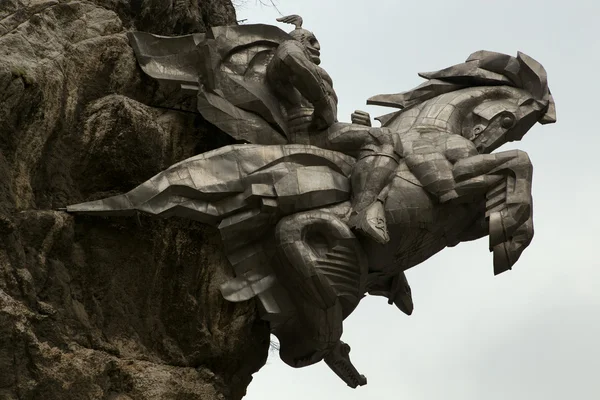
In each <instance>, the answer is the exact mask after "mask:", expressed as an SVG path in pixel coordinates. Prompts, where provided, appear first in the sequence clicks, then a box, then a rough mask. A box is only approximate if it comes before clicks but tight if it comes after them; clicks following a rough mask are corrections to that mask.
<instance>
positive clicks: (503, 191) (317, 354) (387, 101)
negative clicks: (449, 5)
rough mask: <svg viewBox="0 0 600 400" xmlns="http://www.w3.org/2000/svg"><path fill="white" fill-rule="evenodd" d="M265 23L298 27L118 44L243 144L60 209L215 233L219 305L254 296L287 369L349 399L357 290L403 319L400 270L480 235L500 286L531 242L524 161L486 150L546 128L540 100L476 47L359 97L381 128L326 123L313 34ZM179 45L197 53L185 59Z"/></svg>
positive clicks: (536, 72) (405, 288)
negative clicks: (132, 49)
mask: <svg viewBox="0 0 600 400" xmlns="http://www.w3.org/2000/svg"><path fill="white" fill-rule="evenodd" d="M280 21H281V22H286V23H292V24H294V25H295V26H296V29H295V30H294V31H293V32H291V33H290V35H289V37H286V36H285V34H283V33H281V32H279V31H278V30H277V29H276V28H274V27H272V26H265V25H248V26H243V27H218V28H213V29H211V30H210V31H209V32H207V34H206V35H205V37H204V38H200V37H187V38H176V39H173V38H171V39H161V38H153V37H152V36H148V35H147V34H139V33H135V34H132V36H131V37H132V41H133V42H134V43H135V42H137V44H136V48H137V50H136V51H137V55H138V57H139V59H140V63H141V65H142V68H143V69H144V70H145V71H146V72H147V73H148V74H150V75H152V74H155V77H156V78H157V79H160V80H162V81H163V82H164V83H165V84H172V83H176V84H179V85H180V88H181V89H183V91H185V90H189V91H193V90H196V91H197V92H198V103H197V106H198V111H199V112H200V113H201V114H202V115H203V116H204V117H205V118H207V119H208V120H209V121H211V122H213V123H215V124H216V125H217V126H219V127H220V128H221V129H223V130H224V131H225V132H227V133H228V134H230V135H231V136H232V137H234V138H236V139H238V140H244V141H247V142H250V143H253V144H236V145H231V146H227V147H223V148H220V149H218V150H214V151H211V152H208V153H204V154H200V155H198V156H194V157H191V158H189V159H186V160H184V161H181V162H179V163H177V164H175V165H173V166H171V167H169V168H168V169H166V170H165V171H163V172H161V173H159V174H157V175H155V176H154V177H153V178H151V179H150V180H148V181H146V182H145V183H142V184H141V185H139V186H138V187H136V188H135V189H133V190H131V191H129V192H127V193H125V194H119V195H116V196H112V197H108V198H104V199H100V200H94V201H90V202H86V203H81V204H75V205H71V206H68V207H67V208H66V211H68V212H70V213H84V214H96V215H104V216H119V215H135V214H137V213H138V212H143V213H147V214H152V215H159V216H165V217H166V216H179V217H183V218H186V219H193V220H198V221H200V222H203V223H206V224H209V225H213V226H216V227H218V229H219V230H220V233H221V237H222V239H223V244H224V247H225V251H226V253H227V256H228V259H229V261H230V263H231V264H232V266H233V268H234V270H235V274H236V278H235V279H232V280H230V281H229V282H227V283H225V284H223V285H222V286H221V292H222V294H223V296H224V297H225V298H226V299H228V300H230V301H233V302H243V301H246V300H248V299H250V298H253V297H255V296H256V297H258V298H259V299H260V300H261V307H262V309H261V312H262V316H263V319H265V320H266V321H268V322H269V324H270V328H271V332H272V333H273V334H275V335H276V336H277V337H278V339H279V341H280V346H281V347H280V355H281V358H282V359H283V360H284V361H285V362H286V363H287V364H289V365H291V366H293V367H304V366H307V365H311V364H314V363H317V362H319V361H321V360H324V361H325V362H326V363H327V365H329V366H330V367H331V369H332V370H333V371H334V372H335V373H336V374H338V375H339V376H340V378H342V379H343V380H344V381H345V382H346V383H347V384H348V385H349V386H351V387H357V386H359V385H364V384H366V379H365V377H364V376H362V375H360V374H359V372H358V371H357V370H356V368H355V367H354V366H353V365H352V363H351V362H350V359H349V346H348V345H346V344H345V343H343V342H341V341H340V338H341V335H342V325H343V320H344V318H346V317H347V316H348V315H349V314H350V313H351V312H352V311H353V310H354V308H355V307H356V306H357V305H358V303H359V301H360V299H361V298H362V296H363V295H364V294H365V293H371V294H375V295H382V296H386V297H387V298H388V300H389V303H390V304H395V305H396V306H397V307H398V308H399V309H400V310H401V311H403V312H404V313H406V314H409V315H410V314H411V313H412V311H413V304H412V297H411V290H410V286H409V285H408V282H407V280H406V276H405V275H404V271H405V270H407V269H408V268H411V267H414V266H416V265H418V264H420V263H421V262H423V261H425V260H426V259H427V258H429V257H431V256H433V255H434V254H436V253H437V252H439V251H440V250H442V249H444V248H445V247H447V246H454V245H456V244H458V243H460V242H462V241H468V240H473V239H477V238H480V237H484V236H488V235H489V239H490V242H489V248H490V251H492V252H493V257H494V258H493V264H494V273H495V274H499V273H502V272H505V271H507V270H509V269H511V268H512V266H513V265H514V263H515V262H516V261H517V260H518V259H519V257H520V255H521V253H522V252H523V250H524V249H525V248H526V247H527V246H528V245H529V243H530V242H531V240H532V238H533V222H532V218H533V215H532V198H531V183H532V165H531V162H530V160H529V158H528V156H527V154H526V153H524V152H522V151H519V150H512V151H503V152H497V153H494V151H495V150H496V149H498V148H499V147H500V146H502V145H503V144H505V143H507V142H510V141H514V140H520V139H521V138H522V137H523V135H524V134H525V133H526V132H527V131H528V130H529V129H530V128H531V127H532V126H533V125H534V124H535V123H536V122H540V123H542V124H545V123H552V122H555V121H556V116H555V109H554V101H553V99H552V96H551V94H550V91H549V88H548V83H547V76H546V72H545V70H544V68H543V67H542V66H541V65H540V64H539V63H538V62H537V61H535V60H534V59H532V58H531V57H529V56H527V55H525V54H523V53H518V54H517V57H512V56H509V55H505V54H500V53H493V52H488V51H479V52H476V53H473V54H472V55H471V56H470V57H469V58H468V59H467V60H466V62H464V63H461V64H457V65H454V66H452V67H449V68H446V69H444V70H441V71H437V72H432V73H424V74H421V76H422V77H424V78H425V79H427V82H426V83H424V84H423V85H421V86H419V87H417V88H415V89H413V90H411V91H408V92H405V93H400V94H387V95H378V96H374V97H373V98H371V99H370V100H369V102H370V103H372V104H379V105H387V106H392V107H397V108H400V111H397V112H395V113H392V114H388V115H386V116H382V117H380V118H379V120H380V121H381V122H382V127H378V128H373V127H370V118H369V116H368V114H366V113H364V112H360V111H356V112H355V113H353V115H352V116H351V119H352V120H353V123H352V124H343V123H339V122H337V109H336V108H337V97H336V95H335V91H334V90H333V83H332V80H331V78H330V77H329V76H328V75H327V73H326V72H325V71H324V70H323V69H322V68H320V67H319V66H318V64H319V54H320V46H319V43H318V41H317V40H316V37H315V36H314V34H312V33H311V32H309V31H307V30H305V29H303V28H302V24H303V21H302V19H301V18H300V17H299V16H297V15H292V16H288V17H284V18H282V19H281V20H280ZM196 40H198V43H196ZM190 43H195V45H196V46H197V48H198V49H200V54H195V56H194V57H196V58H195V59H192V58H190V57H191V56H190V51H189V48H190V47H189V46H190ZM150 44H152V45H153V46H155V48H154V49H153V50H152V51H150V50H148V49H149V45H150ZM162 48H164V49H165V50H164V51H165V52H168V53H169V55H168V57H167V58H164V57H163V56H161V55H160V49H162ZM177 48H179V49H181V52H180V53H178V52H177V51H176V49H177ZM174 55H180V56H181V58H178V57H174ZM190 60H192V61H193V62H192V61H190ZM155 62H162V63H163V64H161V67H160V68H156V69H155V68H154V66H155ZM193 65H195V66H198V65H199V66H200V68H197V67H196V71H197V74H198V76H199V79H198V85H197V86H196V87H192V86H193V85H191V84H190V82H191V81H190V79H191V78H189V76H193V73H188V72H189V71H192V70H191V69H189V68H188V67H190V66H193ZM157 71H158V72H161V74H159V75H158V74H156V72H157ZM186 71H188V72H186ZM182 72H183V73H182ZM182 77H184V78H185V79H182ZM278 106H281V107H278ZM211 118H214V119H211ZM281 141H283V142H284V143H287V144H280V142H281Z"/></svg>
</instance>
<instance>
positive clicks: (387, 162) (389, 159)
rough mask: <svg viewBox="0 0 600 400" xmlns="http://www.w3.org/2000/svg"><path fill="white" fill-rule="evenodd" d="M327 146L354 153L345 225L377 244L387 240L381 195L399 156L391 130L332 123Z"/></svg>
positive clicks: (396, 165) (382, 197) (383, 199)
mask: <svg viewBox="0 0 600 400" xmlns="http://www.w3.org/2000/svg"><path fill="white" fill-rule="evenodd" d="M326 142H327V143H326V146H327V148H329V149H332V150H337V151H341V152H343V153H346V154H350V155H356V156H358V161H357V162H356V164H355V165H354V168H353V170H352V179H351V183H352V211H351V215H350V221H349V224H350V226H351V227H353V228H355V229H358V230H360V231H362V232H363V233H365V234H367V235H368V236H370V237H371V238H372V239H374V240H376V241H377V242H380V243H386V242H387V241H388V240H389V237H388V234H387V226H386V221H385V212H384V207H383V205H384V204H383V203H384V201H385V198H384V196H381V194H382V192H383V190H384V188H385V187H386V186H387V185H388V183H389V182H390V181H391V179H392V177H393V174H394V172H395V171H396V168H397V167H398V160H399V158H400V156H399V153H400V152H399V151H397V148H396V146H397V145H396V143H395V141H394V137H393V134H392V132H391V130H389V129H387V128H371V127H363V126H360V125H350V124H347V125H346V124H343V125H342V124H336V125H334V126H332V127H331V128H330V129H329V130H328V131H327V138H326Z"/></svg>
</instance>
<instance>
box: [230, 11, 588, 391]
mask: <svg viewBox="0 0 600 400" xmlns="http://www.w3.org/2000/svg"><path fill="white" fill-rule="evenodd" d="M277 5H278V8H279V9H280V10H281V12H282V13H284V14H286V15H287V14H300V15H301V16H302V17H303V18H304V21H305V22H304V25H305V27H306V28H307V29H310V30H313V31H314V32H315V33H316V35H317V37H318V38H319V40H320V42H321V47H322V52H321V53H322V57H321V58H322V64H321V66H322V67H324V68H325V69H326V70H327V71H328V72H329V74H330V75H331V76H332V78H333V81H334V86H335V89H336V91H337V93H338V96H339V99H340V107H339V119H340V120H342V121H349V120H350V117H349V116H350V113H351V112H352V111H353V110H354V109H363V110H366V111H369V112H370V113H371V115H372V116H377V115H381V114H384V113H387V112H389V111H390V109H385V108H379V107H367V106H365V101H366V99H367V98H368V97H370V96H372V95H375V94H379V93H395V92H401V91H404V90H407V89H411V88H412V87H414V86H416V85H418V84H420V83H421V79H420V78H419V77H418V76H417V72H425V71H433V70H438V69H442V68H445V67H448V66H450V65H453V64H457V63H460V62H463V61H464V60H465V59H466V58H467V57H468V56H469V54H471V53H472V52H474V51H477V50H492V51H499V52H503V53H508V54H511V55H516V53H517V51H518V50H520V51H522V52H525V53H526V54H528V55H530V56H531V57H533V58H535V59H536V60H538V61H539V62H541V63H542V64H543V65H544V66H545V68H546V70H547V72H548V78H549V85H550V88H551V90H552V93H553V95H554V98H555V100H556V109H557V116H558V123H556V124H554V125H546V126H541V125H539V124H538V125H537V126H535V127H534V128H533V129H532V130H531V131H530V132H529V133H528V134H527V135H526V136H525V138H524V140H523V141H522V142H520V143H516V144H515V145H514V146H511V148H520V149H522V150H525V151H527V152H528V153H529V155H530V157H531V159H532V161H533V164H534V170H535V172H534V185H533V192H534V203H535V208H534V222H535V238H534V240H533V242H532V244H531V245H530V247H529V248H528V249H527V250H526V251H525V253H524V254H523V255H522V257H521V259H520V260H519V262H518V263H517V264H516V266H515V267H514V269H513V271H509V272H506V273H504V274H502V275H500V276H497V277H494V275H493V267H492V255H491V254H490V253H489V252H488V244H487V238H485V239H480V240H478V241H475V242H471V243H463V244H460V245H458V246H457V247H455V248H452V249H446V250H444V251H443V252H441V253H439V254H438V255H436V256H434V257H433V258H431V259H430V260H428V261H426V262H425V263H423V264H421V265H419V266H417V267H415V268H413V269H411V270H409V271H408V272H407V277H408V280H409V282H410V284H411V286H412V290H413V298H414V303H415V310H414V313H413V315H412V316H410V317H408V316H406V315H404V314H402V313H401V312H400V311H399V310H398V309H396V308H395V307H394V306H388V305H387V303H386V300H385V299H384V298H379V297H367V298H365V299H363V301H362V302H361V304H360V305H359V306H358V308H357V310H356V311H355V312H354V313H353V314H352V315H351V316H350V317H349V318H348V319H347V320H346V321H345V324H344V335H343V340H344V341H346V342H347V343H348V344H350V345H351V346H352V353H351V356H352V361H353V362H354V364H355V365H356V367H357V369H358V370H359V371H360V372H361V373H363V374H365V375H366V376H367V378H368V382H369V383H368V385H367V386H364V387H360V388H358V389H355V390H353V389H350V388H349V387H347V386H346V385H345V383H344V382H342V381H341V380H340V379H339V378H338V377H337V376H336V375H335V374H334V373H333V372H332V371H330V370H329V369H328V368H327V366H326V365H325V364H324V363H320V364H318V365H315V366H311V367H308V368H303V369H293V368H291V367H288V366H287V365H285V364H284V363H283V362H282V361H280V359H279V355H278V354H277V353H274V354H272V355H271V356H270V358H269V361H268V363H267V365H266V366H265V367H263V368H262V369H261V370H260V371H259V372H258V373H257V374H256V375H255V377H254V381H253V382H252V384H251V385H250V387H249V388H248V396H247V398H248V399H249V400H271V399H273V400H274V399H277V400H279V399H286V400H300V399H302V400H306V399H312V400H321V399H327V400H330V399H344V400H353V399H361V400H362V399H378V398H384V399H410V400H430V399H444V400H455V399H456V400H458V399H460V400H482V399H485V400H506V399H510V400H521V399H523V400H525V399H527V400H537V399H540V400H542V399H543V400H552V399H556V400H559V399H560V400H565V399H586V400H587V399H600V344H599V341H600V294H599V290H600V252H599V251H598V249H599V248H600V217H599V214H600V211H599V210H598V209H599V207H600V202H599V200H600V199H599V197H600V188H599V186H600V166H599V163H600V139H599V136H600V129H599V128H598V124H596V123H594V118H595V117H596V116H597V115H598V114H599V110H598V104H599V101H598V100H597V97H598V90H599V89H600V85H599V84H598V79H599V74H600V72H599V70H600V28H599V26H600V25H599V22H598V18H599V17H600V2H599V1H597V0H587V1H586V0H568V1H565V0H503V1H495V0H494V1H492V0H485V1H484V0H426V1H418V0H411V1H400V0H359V1H355V0H343V1H342V0H337V1H333V0H302V1H300V0H297V1H292V0H278V1H277ZM237 10H238V19H247V21H246V23H269V24H271V23H272V24H276V22H275V18H277V17H278V16H279V15H278V13H277V12H276V10H274V9H273V8H268V7H261V6H258V5H255V4H254V0H248V4H246V5H245V6H243V7H238V9H237ZM280 26H281V27H282V28H283V29H285V30H286V31H289V30H290V26H286V25H280ZM508 148H509V147H506V149H508Z"/></svg>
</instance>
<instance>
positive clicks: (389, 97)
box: [367, 50, 556, 124]
mask: <svg viewBox="0 0 600 400" xmlns="http://www.w3.org/2000/svg"><path fill="white" fill-rule="evenodd" d="M419 76H420V77H422V78H425V79H427V82H424V83H423V84H421V85H419V86H417V87H416V88H414V89H412V90H409V91H407V92H402V93H397V94H380V95H377V96H373V97H371V98H370V99H368V100H367V104H372V105H378V106H384V107H395V108H400V109H401V111H399V112H402V110H403V109H406V108H409V107H412V106H415V105H418V104H421V103H423V102H424V101H426V100H429V99H432V98H434V97H437V96H439V95H441V94H444V93H449V92H453V91H456V90H459V89H464V88H468V87H477V86H502V85H506V86H512V87H515V88H518V89H523V90H526V91H527V92H529V93H530V94H531V95H532V97H533V99H534V101H536V102H537V103H538V105H539V107H540V110H544V111H543V115H542V117H541V118H540V119H539V122H540V123H542V124H548V123H553V122H556V110H555V105H554V99H553V98H552V94H551V93H550V88H549V87H548V77H547V74H546V70H545V69H544V67H543V66H542V65H541V64H540V63H539V62H537V61H536V60H534V59H533V58H531V57H529V56H528V55H526V54H524V53H521V52H518V53H517V56H516V57H512V56H509V55H507V54H502V53H496V52H492V51H485V50H481V51H477V52H475V53H473V54H471V55H470V56H469V58H467V60H466V61H465V62H464V63H461V64H457V65H453V66H451V67H448V68H445V69H442V70H439V71H435V72H424V73H420V74H419ZM396 114H398V112H396V113H393V115H396ZM390 117H391V115H390V114H388V115H387V116H383V117H380V118H379V119H380V121H381V122H382V123H383V124H384V123H385V121H384V120H389V119H390Z"/></svg>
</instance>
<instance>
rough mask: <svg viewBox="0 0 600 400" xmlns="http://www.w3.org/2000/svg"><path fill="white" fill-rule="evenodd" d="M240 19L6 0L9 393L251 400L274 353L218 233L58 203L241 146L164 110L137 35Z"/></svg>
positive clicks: (2, 347) (119, 188)
mask: <svg viewBox="0 0 600 400" xmlns="http://www.w3.org/2000/svg"><path fill="white" fill-rule="evenodd" d="M227 23H229V24H231V23H235V12H234V10H233V7H232V6H231V3H230V2H229V1H228V0H212V1H199V0H196V1H193V0H185V1H182V0H131V1H127V0H96V1H83V0H82V1H66V0H65V1H57V0H7V1H3V2H2V3H0V399H83V398H86V399H175V398H176V399H202V400H212V399H239V398H241V397H242V396H243V394H244V393H245V389H246V387H247V385H248V383H249V382H250V379H251V374H252V373H253V372H254V371H256V370H258V369H259V368H260V367H261V366H262V365H263V364H264V362H265V360H266V356H267V351H268V346H269V333H268V327H267V326H266V325H265V324H264V323H263V322H261V321H260V320H259V319H258V318H257V314H256V308H255V307H256V305H255V304H254V303H252V302H248V303H242V304H232V303H227V302H225V301H224V300H222V298H221V296H220V294H219V292H218V287H219V284H221V283H222V282H223V281H225V280H226V279H228V277H230V276H231V275H232V271H231V268H230V266H229V264H228V263H227V261H226V259H225V258H224V256H223V252H222V249H221V244H220V240H219V238H218V234H217V232H216V231H215V230H214V229H212V228H210V227H207V226H203V225H201V224H199V223H195V222H192V221H186V220H153V219H150V218H147V217H144V216H140V218H138V219H135V218H134V219H103V218H92V217H77V218H74V217H72V216H70V215H67V214H65V213H63V212H60V211H56V209H58V208H60V207H63V206H65V205H67V204H73V203H78V202H81V201H86V200H92V199H96V198H101V197H106V196H107V195H110V194H115V193H117V192H123V191H127V190H130V189H131V188H132V187H134V186H136V185H137V184H139V183H140V182H143V181H145V180H146V179H148V178H149V177H151V176H153V175H154V174H156V173H157V172H159V171H160V170H162V169H164V168H166V167H167V166H169V165H171V164H173V163H175V162H177V161H180V160H182V159H184V158H186V157H189V156H191V155H193V154H197V153H198V152H202V151H206V150H208V149H210V148H213V147H217V146H219V145H221V144H226V143H228V139H227V138H226V137H225V136H224V135H223V134H222V133H221V132H219V131H218V130H217V129H216V128H214V127H213V126H211V125H209V124H207V123H206V122H205V121H204V120H202V118H201V117H200V116H199V115H197V114H194V113H189V112H180V111H173V110H169V109H166V108H162V106H164V105H165V104H164V95H163V94H161V92H160V89H159V87H158V85H157V83H156V82H154V81H153V80H151V79H150V78H148V77H146V76H144V75H143V74H142V72H141V70H140V69H139V67H138V66H137V64H136V60H135V57H134V54H133V51H132V49H131V47H130V46H129V43H128V40H127V37H126V33H125V32H126V31H127V30H131V29H138V30H145V31H149V32H153V33H158V34H184V33H191V32H198V31H203V30H205V28H206V27H207V26H210V25H220V24H227Z"/></svg>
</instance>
